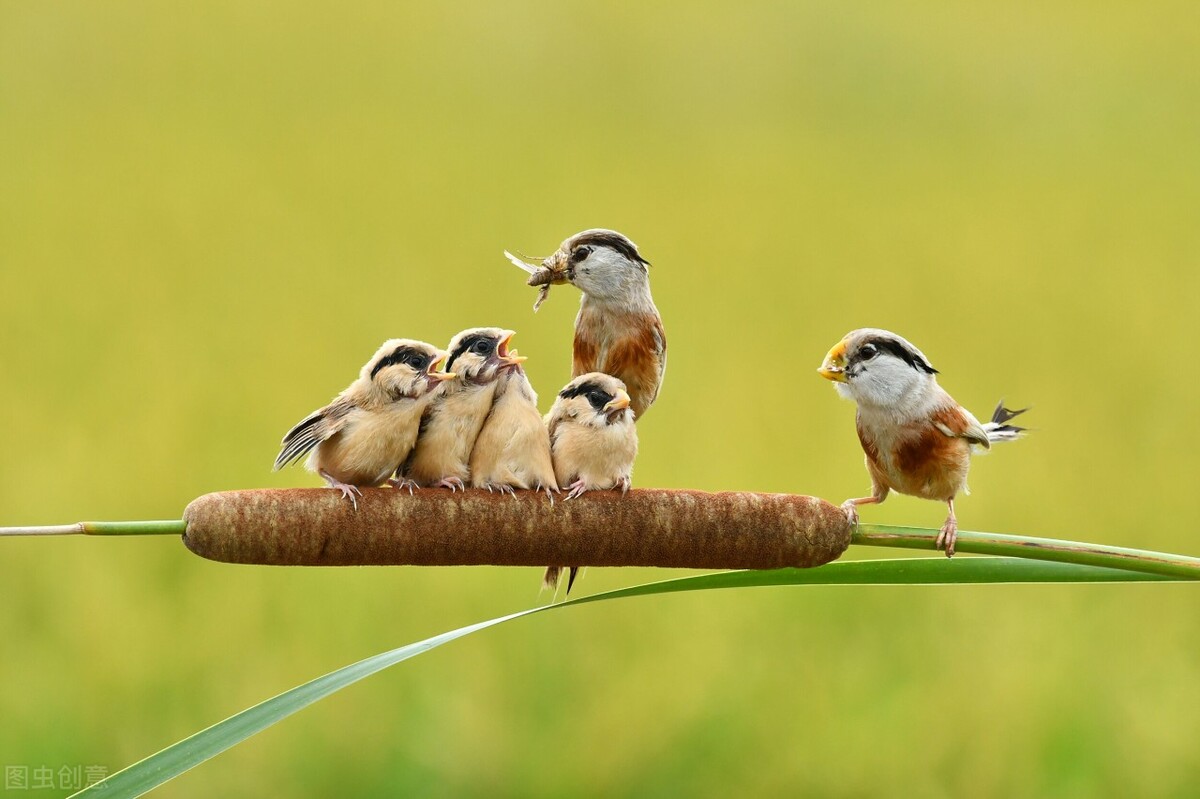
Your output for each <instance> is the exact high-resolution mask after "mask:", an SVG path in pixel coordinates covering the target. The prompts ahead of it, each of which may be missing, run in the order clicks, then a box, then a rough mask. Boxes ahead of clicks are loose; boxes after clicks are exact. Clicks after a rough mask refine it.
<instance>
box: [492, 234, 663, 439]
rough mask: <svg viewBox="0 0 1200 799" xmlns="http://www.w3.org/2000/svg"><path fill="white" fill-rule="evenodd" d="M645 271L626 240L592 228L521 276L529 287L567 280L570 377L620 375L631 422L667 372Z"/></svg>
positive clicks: (659, 325)
mask: <svg viewBox="0 0 1200 799" xmlns="http://www.w3.org/2000/svg"><path fill="white" fill-rule="evenodd" d="M510 257H511V256H510ZM513 261H514V263H517V264H518V265H519V266H520V265H521V262H520V261H518V260H516V259H513ZM649 266H650V262H649V261H647V260H646V259H645V258H643V257H642V256H641V254H640V253H639V252H638V249H637V247H636V246H635V245H634V243H633V242H632V241H630V240H629V239H628V238H627V237H625V236H623V235H622V234H620V233H617V232H616V231H614V230H604V229H600V228H596V229H592V230H585V231H583V232H581V233H576V234H575V235H574V236H571V237H570V238H569V239H567V240H566V241H564V242H563V243H562V244H561V245H560V246H559V248H558V250H557V251H555V252H554V254H553V255H551V256H550V257H548V258H546V259H545V260H544V261H543V262H542V268H541V269H539V270H535V271H533V273H532V274H531V276H530V278H529V283H530V285H541V286H543V288H546V287H548V286H549V285H550V284H551V283H564V282H570V283H572V284H573V285H575V286H576V287H577V288H578V289H579V290H580V291H582V292H583V297H582V298H581V299H580V303H579V314H578V315H577V316H576V317H575V340H574V345H573V348H572V371H571V374H572V376H573V377H578V376H580V375H583V374H587V373H588V372H604V373H605V374H609V375H613V376H615V377H618V378H620V379H621V381H623V382H624V383H625V386H626V390H627V391H628V392H629V396H630V397H631V399H632V402H633V404H632V406H631V407H632V408H633V414H634V417H635V418H636V419H638V420H640V419H641V418H642V415H643V414H644V413H645V412H646V410H647V409H648V408H649V407H650V406H651V405H652V404H653V403H654V400H655V399H657V398H658V392H659V388H660V387H661V386H662V381H663V374H664V373H665V371H666V368H667V335H666V333H665V332H664V330H663V323H662V316H661V315H660V314H659V312H658V308H657V307H655V305H654V300H653V298H652V297H651V296H650V270H649V268H648V267H649ZM523 268H527V269H530V270H532V267H528V266H527V265H526V266H524V267H523Z"/></svg>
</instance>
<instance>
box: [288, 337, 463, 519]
mask: <svg viewBox="0 0 1200 799" xmlns="http://www.w3.org/2000/svg"><path fill="white" fill-rule="evenodd" d="M445 360H446V353H444V352H442V351H441V350H439V349H438V348H437V347H434V346H433V345H432V344H426V343H425V342H423V341H412V340H410V339H399V338H395V339H390V340H388V341H385V342H384V343H383V346H381V347H380V348H379V350H378V351H376V353H375V354H374V355H373V356H371V360H369V361H367V363H366V365H364V366H363V368H362V371H361V372H360V373H359V376H358V379H357V380H355V381H354V382H353V383H351V384H350V385H349V386H348V387H347V388H346V390H345V391H343V392H342V393H341V394H339V395H338V396H337V397H336V398H334V400H333V402H331V403H329V404H328V405H326V406H325V407H324V408H321V409H320V410H317V411H314V412H313V413H311V414H310V415H309V416H308V417H306V418H305V419H304V420H302V421H301V422H300V423H299V424H297V425H296V426H295V427H293V428H292V429H291V430H289V431H288V433H287V435H285V436H284V437H283V442H282V444H281V449H280V451H279V456H278V457H277V458H276V459H275V468H276V469H282V468H283V467H284V466H287V465H288V464H290V463H294V462H296V461H298V460H300V459H301V458H302V457H304V456H305V455H308V464H307V466H308V468H309V469H310V470H312V471H314V472H316V473H317V474H319V475H320V476H321V477H323V478H324V479H325V480H326V482H328V483H329V486H330V487H331V488H336V489H338V490H340V491H341V492H342V496H344V497H345V498H347V499H349V500H350V502H351V503H352V504H353V505H354V507H355V509H357V508H358V500H357V499H355V496H356V495H357V496H360V497H361V496H362V491H360V490H359V489H360V488H361V487H370V486H377V485H379V484H381V483H383V482H384V481H388V482H391V483H392V484H393V485H396V486H402V487H407V488H408V490H409V492H410V493H411V492H412V486H413V484H412V482H411V481H405V480H388V478H389V477H390V476H391V475H392V474H393V473H394V472H396V471H397V470H398V469H399V467H400V464H402V463H404V460H405V458H407V457H408V453H409V451H410V450H411V449H412V447H413V444H415V443H416V440H417V430H418V428H419V427H420V424H421V416H422V414H423V413H424V411H425V406H426V405H428V404H429V402H430V400H431V399H432V398H433V391H434V389H435V388H437V386H439V385H440V384H441V383H443V382H444V381H446V380H451V379H453V378H454V374H453V373H450V372H444V371H439V370H438V368H437V367H438V366H440V365H441V364H442V363H443V362H444V361H445Z"/></svg>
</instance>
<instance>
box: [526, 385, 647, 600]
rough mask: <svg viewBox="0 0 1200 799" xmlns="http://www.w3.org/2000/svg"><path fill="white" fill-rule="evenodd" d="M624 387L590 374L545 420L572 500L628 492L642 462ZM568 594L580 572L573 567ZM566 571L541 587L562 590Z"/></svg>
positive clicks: (561, 395) (567, 390)
mask: <svg viewBox="0 0 1200 799" xmlns="http://www.w3.org/2000/svg"><path fill="white" fill-rule="evenodd" d="M631 404H632V401H631V399H630V397H629V394H628V392H626V391H625V384H624V383H622V382H621V381H620V380H618V379H617V378H615V377H612V376H611V375H606V374H603V373H601V372H589V373H588V374H585V375H580V376H579V377H576V378H574V379H573V380H572V381H571V382H569V383H567V385H566V386H565V387H564V388H563V390H562V391H560V392H558V398H557V399H555V400H554V406H553V407H551V408H550V413H548V414H546V428H547V429H548V430H549V431H550V452H551V456H552V457H553V460H554V476H555V479H557V480H558V484H559V486H561V487H562V488H563V489H570V490H569V492H568V493H567V499H568V500H570V499H574V498H575V497H578V496H580V495H581V494H583V493H584V492H585V491H607V490H616V489H619V490H620V491H621V493H622V494H624V493H625V492H626V491H628V490H629V486H630V485H631V484H632V480H633V460H634V458H636V457H637V450H638V438H637V428H636V427H635V426H634V423H633V410H632V409H631V407H630V405H631ZM570 569H571V574H570V577H569V578H568V579H567V593H568V594H570V593H571V586H573V585H574V584H575V575H576V573H577V572H578V571H579V567H577V566H572V567H570ZM561 573H562V567H560V566H551V567H549V568H548V569H546V575H545V577H544V578H543V579H542V586H543V587H544V588H549V589H550V590H552V591H554V590H557V588H558V581H559V576H560V575H561Z"/></svg>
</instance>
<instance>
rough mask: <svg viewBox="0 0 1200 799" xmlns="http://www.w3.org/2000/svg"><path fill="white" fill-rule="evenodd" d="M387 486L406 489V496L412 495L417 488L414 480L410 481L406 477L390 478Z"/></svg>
mask: <svg viewBox="0 0 1200 799" xmlns="http://www.w3.org/2000/svg"><path fill="white" fill-rule="evenodd" d="M388 485H390V486H391V487H392V488H396V489H404V488H407V489H408V495H409V496H410V497H411V496H412V495H413V489H414V488H419V487H420V486H418V485H417V481H416V480H410V479H408V478H407V477H392V478H390V479H389V480H388Z"/></svg>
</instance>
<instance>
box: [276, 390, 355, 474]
mask: <svg viewBox="0 0 1200 799" xmlns="http://www.w3.org/2000/svg"><path fill="white" fill-rule="evenodd" d="M353 409H354V404H353V403H352V402H351V401H350V400H349V399H347V398H346V397H338V398H337V399H335V400H334V401H333V402H331V403H329V404H328V405H326V406H325V407H324V408H321V409H320V410H318V411H313V412H312V413H311V414H309V415H308V416H307V417H305V418H304V419H303V420H302V421H300V422H299V423H298V424H297V425H296V426H295V427H293V428H292V429H291V430H289V431H288V432H287V435H285V436H284V437H283V441H282V443H281V444H280V450H279V455H278V457H276V458H275V468H276V469H282V468H283V467H284V466H287V465H288V464H290V463H295V462H296V461H298V460H300V459H301V458H303V457H304V456H305V455H307V454H308V453H309V452H311V451H312V449H313V447H315V446H317V445H318V444H320V443H321V442H322V441H327V440H328V439H330V438H332V437H333V436H334V435H336V434H337V432H338V431H339V430H341V429H342V428H343V427H345V425H346V419H347V417H349V415H350V411H352V410H353Z"/></svg>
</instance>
